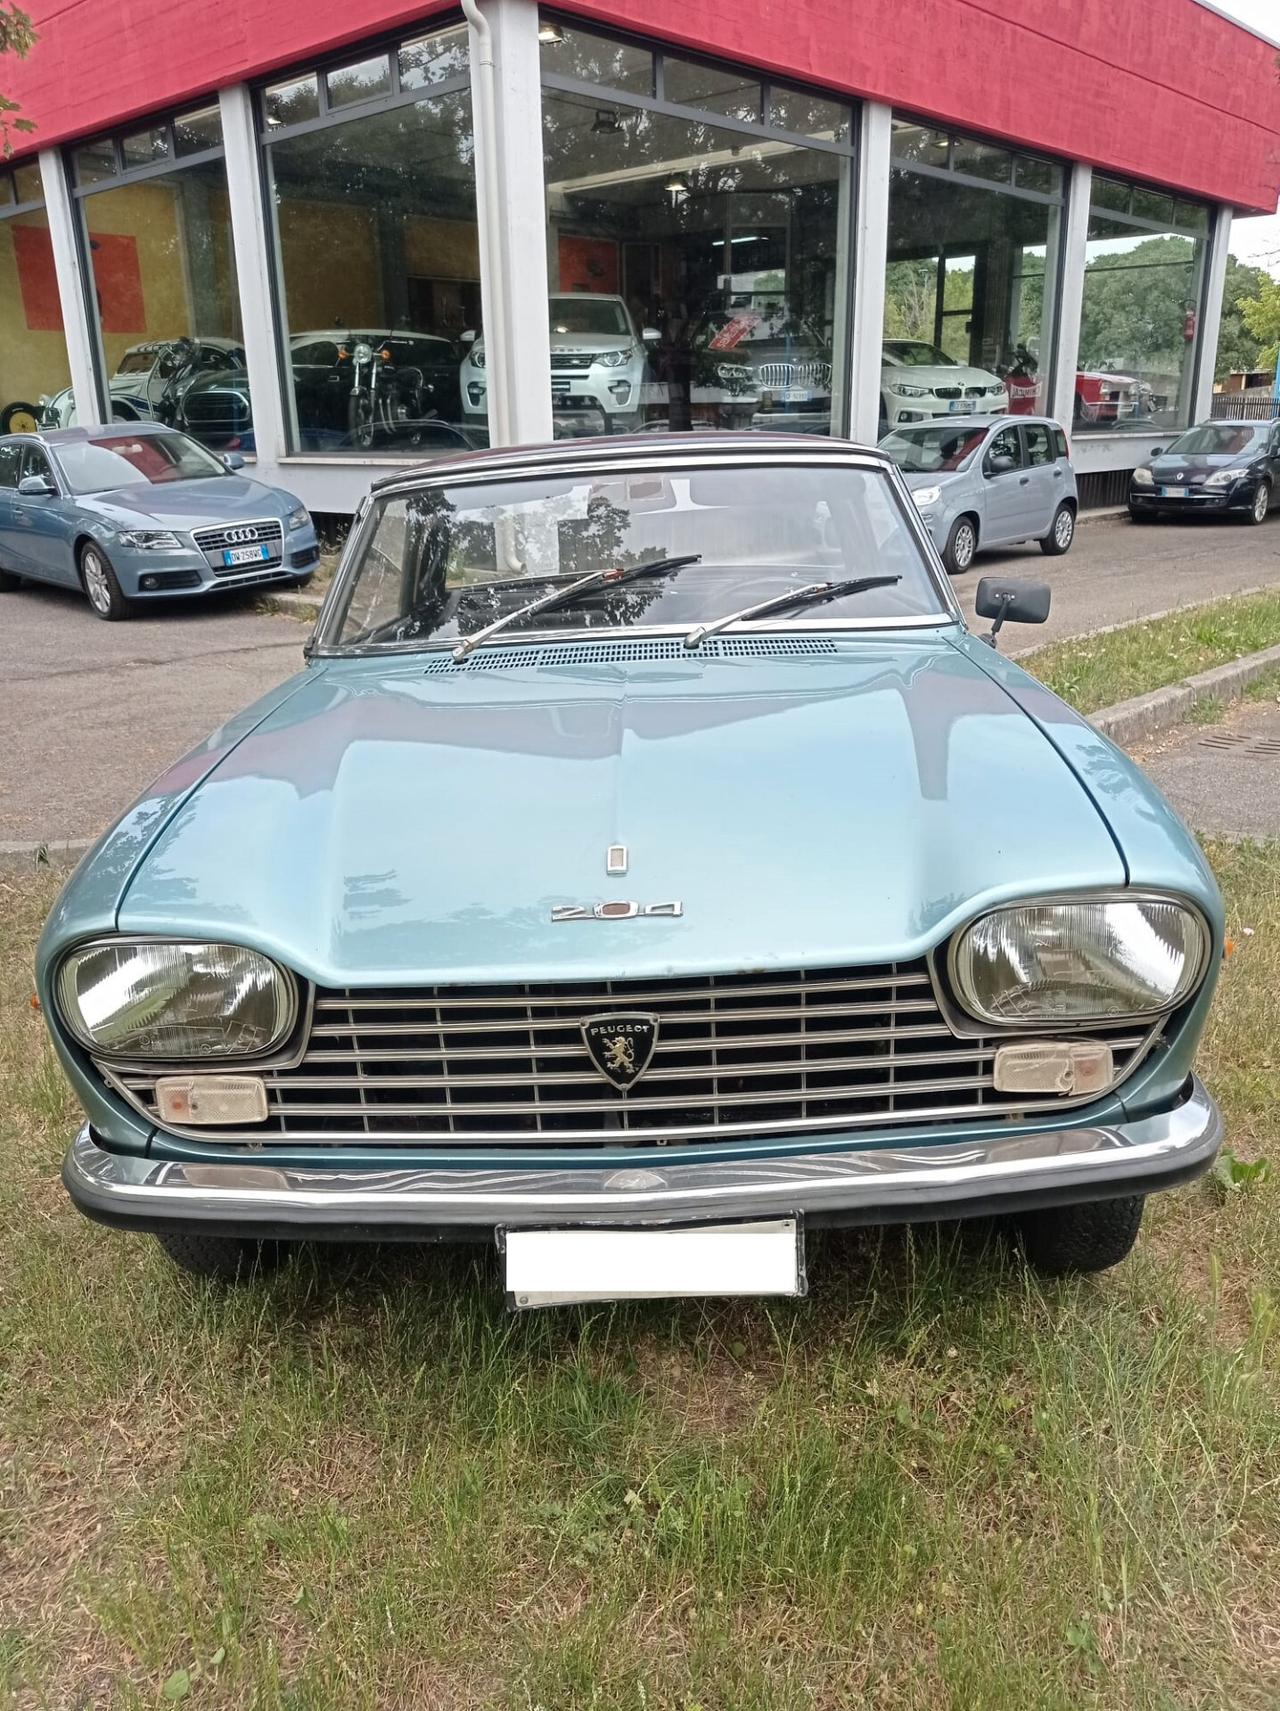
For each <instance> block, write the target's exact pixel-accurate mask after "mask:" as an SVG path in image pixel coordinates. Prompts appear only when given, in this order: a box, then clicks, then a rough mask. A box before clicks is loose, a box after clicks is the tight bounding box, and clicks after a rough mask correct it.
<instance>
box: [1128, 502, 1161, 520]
mask: <svg viewBox="0 0 1280 1711" xmlns="http://www.w3.org/2000/svg"><path fill="white" fill-rule="evenodd" d="M1129 521H1130V522H1131V523H1158V522H1159V521H1160V518H1159V516H1158V514H1157V513H1156V512H1155V511H1135V510H1134V508H1133V506H1132V505H1130V507H1129Z"/></svg>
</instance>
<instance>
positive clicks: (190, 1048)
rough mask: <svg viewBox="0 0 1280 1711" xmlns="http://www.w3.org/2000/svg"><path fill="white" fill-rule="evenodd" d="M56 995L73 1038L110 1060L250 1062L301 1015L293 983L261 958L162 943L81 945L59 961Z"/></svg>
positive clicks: (237, 949)
mask: <svg viewBox="0 0 1280 1711" xmlns="http://www.w3.org/2000/svg"><path fill="white" fill-rule="evenodd" d="M57 997H58V1010H59V1013H60V1015H61V1016H62V1019H63V1021H64V1022H65V1023H66V1025H67V1027H68V1028H69V1029H70V1031H71V1033H72V1034H74V1035H75V1037H76V1039H77V1040H79V1041H80V1043H81V1044H82V1045H84V1046H87V1047H88V1048H89V1049H90V1051H98V1052H105V1053H107V1054H109V1055H110V1056H112V1057H131V1058H148V1059H149V1058H174V1059H186V1058H204V1057H216V1058H239V1057H254V1056H258V1055H260V1054H261V1053H263V1052H266V1051H270V1050H271V1048H272V1047H273V1046H276V1045H279V1043H280V1041H281V1040H282V1039H284V1037H285V1036H286V1034H288V1032H289V1030H290V1028H291V1027H292V1026H293V1020H294V1016H295V1015H296V1013H297V988H296V986H295V984H294V981H293V978H292V976H291V975H289V974H286V972H285V971H284V970H283V969H281V968H278V967H277V966H276V964H275V963H273V962H272V961H271V959H270V958H269V957H265V956H263V955H262V954H261V953H260V952H258V951H251V950H246V949H245V948H244V947H243V946H241V945H216V944H193V943H186V944H167V943H165V942H164V941H163V940H158V939H142V940H129V939H104V940H100V941H99V942H97V943H95V944H89V945H81V946H80V948H79V949H78V950H74V951H72V952H71V953H70V955H68V956H67V957H65V958H64V959H63V962H62V965H61V967H60V968H59V970H58V979H57Z"/></svg>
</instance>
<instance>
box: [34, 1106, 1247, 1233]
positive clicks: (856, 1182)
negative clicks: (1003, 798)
mask: <svg viewBox="0 0 1280 1711" xmlns="http://www.w3.org/2000/svg"><path fill="white" fill-rule="evenodd" d="M1221 1142H1222V1118H1221V1116H1220V1114H1219V1111H1218V1108H1217V1106H1216V1105H1215V1104H1214V1102H1213V1100H1212V1099H1211V1098H1210V1096H1209V1094H1208V1093H1207V1092H1206V1091H1205V1089H1204V1087H1203V1086H1202V1085H1201V1084H1200V1082H1198V1081H1193V1082H1192V1084H1191V1088H1190V1092H1189V1094H1188V1096H1187V1098H1186V1099H1185V1100H1184V1101H1183V1103H1182V1104H1180V1105H1178V1106H1177V1107H1176V1108H1175V1109H1174V1110H1172V1111H1166V1112H1163V1113H1161V1114H1160V1115H1158V1116H1154V1117H1144V1118H1142V1119H1140V1120H1139V1121H1137V1122H1133V1123H1124V1124H1116V1125H1114V1126H1110V1125H1109V1126H1099V1127H1094V1128H1078V1129H1073V1128H1063V1129H1054V1130H1047V1131H1044V1132H1042V1133H1040V1134H1025V1133H1023V1134H1018V1133H1010V1134H1008V1135H999V1136H996V1137H995V1138H993V1139H991V1140H986V1141H983V1142H981V1143H975V1142H966V1143H964V1144H957V1143H955V1142H952V1143H951V1144H949V1145H948V1144H941V1145H937V1146H913V1147H909V1148H891V1147H883V1146H881V1147H862V1148H857V1149H854V1150H851V1151H847V1152H830V1153H807V1154H801V1155H799V1156H797V1157H792V1158H767V1159H757V1160H734V1161H727V1162H724V1163H720V1162H718V1161H716V1160H711V1161H706V1160H699V1161H698V1162H696V1163H689V1164H681V1163H679V1162H678V1159H676V1158H673V1156H672V1154H671V1153H670V1152H665V1151H664V1152H662V1153H660V1154H657V1153H655V1154H654V1155H653V1157H652V1163H650V1162H648V1160H647V1159H646V1160H645V1161H643V1162H640V1161H637V1162H635V1163H628V1164H625V1165H618V1164H616V1163H610V1164H608V1165H600V1166H596V1165H584V1166H582V1167H578V1168H555V1169H547V1168H544V1167H539V1166H538V1165H536V1164H531V1165H530V1166H528V1167H527V1168H523V1167H514V1168H513V1167H508V1168H504V1169H501V1170H494V1169H487V1168H483V1167H479V1168H475V1169H470V1170H460V1169H454V1168H451V1169H447V1170H438V1169H413V1168H406V1169H402V1170H376V1171H375V1170H317V1169H313V1168H306V1169H303V1168H300V1167H296V1166H293V1165H285V1164H279V1163H272V1162H270V1161H268V1160H263V1161H262V1162H253V1163H250V1162H247V1161H246V1162H245V1163H222V1162H219V1163H209V1164H195V1163H190V1162H177V1161H173V1160H168V1159H156V1158H139V1157H136V1156H126V1155H123V1154H119V1153H109V1152H106V1151H104V1150H103V1149H102V1148H101V1147H99V1146H98V1145H97V1144H96V1142H95V1141H94V1139H93V1137H92V1136H91V1134H90V1132H89V1130H88V1128H84V1129H82V1130H81V1131H80V1133H79V1134H78V1135H77V1136H76V1139H75V1141H74V1143H73V1144H72V1146H71V1149H70V1151H69V1152H68V1154H67V1157H66V1161H65V1163H64V1165H63V1168H62V1179H63V1182H64V1183H65V1184H66V1187H67V1190H68V1192H69V1193H70V1195H71V1198H72V1199H73V1200H74V1201H75V1203H76V1205H77V1206H78V1207H79V1208H80V1210H81V1211H82V1212H85V1213H87V1214H88V1216H89V1217H91V1218H96V1219H98V1220H99V1221H101V1222H103V1223H108V1224H118V1225H123V1226H126V1227H133V1228H137V1229H157V1230H164V1229H170V1230H172V1229H181V1228H184V1227H191V1226H193V1225H194V1226H198V1227H199V1228H201V1229H203V1230H206V1231H208V1232H209V1233H215V1232H218V1233H225V1234H238V1235H260V1236H283V1237H295V1238H304V1237H313V1238H316V1237H329V1238H331V1239H333V1240H352V1239H358V1238H361V1237H377V1238H384V1239H388V1240H392V1239H397V1238H398V1239H408V1240H413V1239H419V1240H423V1239H427V1240H430V1239H433V1238H441V1237H452V1238H462V1237H466V1236H467V1235H480V1234H484V1233H487V1232H489V1231H491V1230H493V1229H495V1228H496V1227H498V1226H500V1225H501V1226H511V1225H518V1224H526V1225H546V1224H637V1223H655V1224H656V1223H681V1222H696V1221H699V1220H705V1219H716V1220H725V1219H733V1218H756V1217H769V1216H773V1215H778V1214H787V1213H792V1212H801V1213H803V1214H804V1215H805V1218H806V1220H807V1221H808V1222H809V1223H810V1224H858V1223H862V1224H889V1223H900V1222H906V1221H911V1220H915V1219H942V1218H959V1217H974V1216H980V1215H982V1214H984V1213H991V1212H1005V1211H1012V1210H1016V1209H1022V1208H1028V1207H1033V1206H1047V1205H1053V1204H1055V1203H1068V1202H1071V1201H1077V1200H1103V1199H1109V1198H1114V1197H1117V1196H1119V1195H1125V1194H1148V1193H1152V1192H1154V1191H1155V1190H1157V1189H1161V1188H1172V1187H1174V1186H1176V1185H1177V1184H1178V1183H1179V1182H1183V1181H1186V1180H1187V1179H1188V1178H1190V1177H1193V1176H1197V1175H1199V1174H1200V1172H1201V1171H1203V1170H1206V1169H1208V1167H1209V1165H1210V1164H1211V1163H1212V1162H1213V1158H1214V1156H1215V1154H1216V1153H1217V1151H1218V1148H1219V1146H1220V1145H1221Z"/></svg>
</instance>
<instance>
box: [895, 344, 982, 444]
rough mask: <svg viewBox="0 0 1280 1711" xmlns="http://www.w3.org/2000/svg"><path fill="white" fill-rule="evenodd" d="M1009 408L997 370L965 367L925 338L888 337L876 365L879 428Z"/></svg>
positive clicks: (975, 414) (978, 414)
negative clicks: (992, 372) (878, 374)
mask: <svg viewBox="0 0 1280 1711" xmlns="http://www.w3.org/2000/svg"><path fill="white" fill-rule="evenodd" d="M1008 407H1009V395H1008V392H1007V391H1006V390H1005V384H1004V381H1003V380H1001V378H1000V376H999V375H998V374H991V373H990V372H989V371H988V370H987V369H985V368H969V367H968V366H967V364H965V363H962V362H957V361H956V359H955V358H954V357H951V356H948V355H947V354H946V352H945V351H940V350H939V349H938V347H937V346H936V345H929V344H926V343H925V342H924V340H923V339H886V340H885V342H884V350H883V355H882V363H881V368H880V432H881V434H882V435H883V434H885V433H886V432H887V431H888V430H889V429H890V428H896V427H897V426H898V424H899V422H929V421H932V420H933V418H934V417H935V416H997V415H1000V414H1002V413H1003V412H1004V411H1005V410H1007V409H1008Z"/></svg>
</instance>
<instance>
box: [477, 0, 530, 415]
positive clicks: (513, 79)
mask: <svg viewBox="0 0 1280 1711" xmlns="http://www.w3.org/2000/svg"><path fill="white" fill-rule="evenodd" d="M463 11H464V12H466V13H467V15H468V25H469V29H470V35H471V100H472V108H473V118H472V122H473V128H474V131H475V146H476V199H477V202H478V204H479V215H480V220H479V225H480V285H481V294H482V297H483V307H484V324H485V338H484V344H485V366H486V370H487V373H488V377H489V435H490V439H491V441H492V443H493V444H494V445H520V444H527V443H529V442H530V441H538V440H549V439H550V438H551V330H550V323H549V315H548V307H547V292H546V289H545V282H546V278H547V224H546V189H545V185H544V182H543V172H542V88H541V66H540V62H539V55H538V8H537V4H536V0H484V3H483V6H482V7H476V6H474V5H472V4H466V3H464V6H463ZM476 12H478V13H479V19H480V22H479V24H477V21H476V18H475V16H473V13H476ZM485 25H487V26H488V29H487V32H486V30H485V27H484V26H485ZM486 34H487V36H488V40H487V41H486V40H485V37H486ZM489 54H491V55H492V65H493V72H492V82H490V79H489V76H488V74H487V70H486V56H487V55H489Z"/></svg>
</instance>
